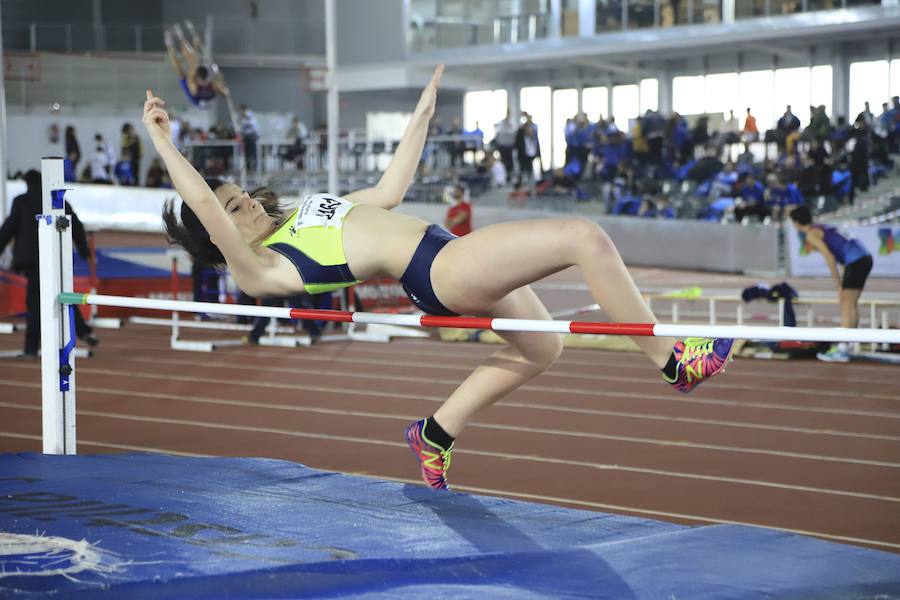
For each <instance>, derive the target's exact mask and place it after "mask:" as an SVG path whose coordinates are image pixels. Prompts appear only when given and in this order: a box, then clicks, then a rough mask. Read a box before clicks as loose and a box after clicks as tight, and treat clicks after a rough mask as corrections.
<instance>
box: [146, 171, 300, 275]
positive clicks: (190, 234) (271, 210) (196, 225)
mask: <svg viewBox="0 0 900 600" xmlns="http://www.w3.org/2000/svg"><path fill="white" fill-rule="evenodd" d="M225 183H226V182H224V181H222V180H221V179H206V184H207V185H208V186H209V189H211V190H212V191H213V192H215V191H216V190H217V189H219V188H220V187H222V186H223V185H225ZM250 197H251V198H253V199H254V200H256V201H257V202H259V203H260V204H261V205H262V207H263V209H264V210H265V211H266V214H267V215H269V216H270V217H273V218H275V219H281V218H282V217H283V216H284V210H283V207H282V206H281V202H279V200H278V196H276V195H275V193H274V192H273V191H272V190H270V189H269V188H266V187H260V188H256V189H255V190H253V191H251V192H250ZM162 218H163V223H164V224H165V228H166V235H167V236H168V238H169V243H170V244H178V245H179V246H181V247H182V248H184V249H185V250H187V252H188V254H190V255H191V258H192V259H194V261H195V262H198V263H201V264H204V265H224V264H225V257H224V256H223V255H222V251H221V250H219V248H218V246H216V245H215V244H213V242H212V240H211V239H210V238H209V232H208V231H206V228H205V227H204V226H203V223H201V222H200V219H199V218H198V217H197V215H196V213H194V211H193V210H191V207H190V206H188V204H187V202H182V203H181V219H180V220H179V218H178V216H176V215H175V199H174V198H170V199H169V200H166V203H165V205H164V206H163V212H162Z"/></svg>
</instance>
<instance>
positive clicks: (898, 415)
mask: <svg viewBox="0 0 900 600" xmlns="http://www.w3.org/2000/svg"><path fill="white" fill-rule="evenodd" d="M135 349H137V348H135ZM218 354H219V355H220V356H224V355H228V356H234V357H235V358H244V359H246V358H247V356H246V355H241V354H238V353H234V352H224V351H222V352H219V353H218ZM265 356H266V357H269V356H271V357H276V356H279V355H278V354H267V355H265ZM281 356H283V354H282V355H281ZM117 358H118V357H117ZM293 358H294V359H296V360H301V361H302V360H305V359H309V360H319V361H321V360H326V361H327V362H335V361H334V359H322V358H321V357H319V358H315V359H313V358H311V357H308V356H295V357H293ZM121 360H133V361H137V362H149V363H156V362H166V359H160V358H143V357H133V356H132V357H128V358H122V359H121ZM176 362H177V363H178V364H185V363H188V362H192V361H191V360H190V359H188V358H187V357H185V358H182V359H180V360H178V361H176ZM193 362H196V363H198V364H205V361H204V360H203V359H199V360H196V361H193ZM391 365H395V366H400V365H401V363H391ZM402 365H403V366H408V365H407V364H406V363H402ZM18 367H19V368H31V369H38V368H39V367H38V366H37V365H18ZM247 368H254V369H256V368H257V367H255V366H254V367H247ZM259 368H263V367H259ZM268 368H272V369H276V368H277V369H278V370H279V371H280V370H285V371H287V372H292V373H296V372H297V370H298V369H297V368H296V367H268ZM460 370H464V371H466V372H468V371H470V369H460ZM345 374H346V375H347V376H348V377H354V378H359V379H376V380H388V381H390V380H402V381H411V382H421V383H439V384H446V385H453V386H456V385H459V383H460V381H459V380H457V379H435V378H433V377H432V378H427V377H413V376H395V375H375V374H366V373H345ZM635 381H644V380H635ZM519 390H523V391H537V392H548V393H553V394H573V395H583V396H592V397H601V398H616V397H621V398H634V399H640V400H652V401H660V402H671V403H675V404H684V403H687V404H702V405H709V406H728V407H739V408H743V407H749V408H763V409H770V410H784V411H791V412H801V413H820V414H834V415H849V416H859V417H874V418H878V419H900V412H885V411H869V410H854V409H842V408H826V407H810V406H803V405H796V404H784V403H775V402H756V401H738V400H722V399H712V398H695V397H692V396H681V395H679V396H674V395H662V394H647V393H641V392H625V391H605V390H603V389H595V390H582V389H578V388H566V387H558V386H541V385H535V384H526V385H523V386H521V387H520V388H519ZM862 396H865V394H863V395H862ZM879 398H880V397H879ZM880 399H884V398H880ZM888 399H890V398H888ZM499 404H500V405H507V406H515V404H513V403H499ZM527 406H529V407H537V406H539V405H532V404H528V405H527ZM574 410H577V408H576V409H574Z"/></svg>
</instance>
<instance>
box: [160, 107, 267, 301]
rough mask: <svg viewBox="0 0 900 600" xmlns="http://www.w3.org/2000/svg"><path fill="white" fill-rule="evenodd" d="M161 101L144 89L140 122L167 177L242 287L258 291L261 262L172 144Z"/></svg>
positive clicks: (263, 275)
mask: <svg viewBox="0 0 900 600" xmlns="http://www.w3.org/2000/svg"><path fill="white" fill-rule="evenodd" d="M164 104H165V103H164V102H163V101H162V99H160V98H157V97H155V96H153V93H152V92H151V91H150V90H147V101H146V102H145V103H144V116H143V122H144V126H145V127H146V128H147V133H148V134H150V139H151V140H152V141H153V146H154V147H155V148H156V151H157V152H158V153H159V155H160V157H161V158H162V160H163V162H164V163H165V164H166V169H167V170H168V172H169V177H171V179H172V183H173V184H174V186H175V189H176V190H177V191H178V194H179V195H180V196H181V199H182V200H183V201H184V202H187V204H188V206H190V207H191V210H193V211H194V213H195V214H196V215H197V218H198V219H200V222H201V223H203V226H204V227H205V228H206V230H207V231H208V232H209V236H210V239H211V240H212V242H213V243H214V244H215V245H216V246H217V247H218V248H219V250H221V251H222V255H223V256H224V257H225V260H226V261H227V262H228V267H229V268H230V269H231V272H232V275H234V278H235V280H236V281H238V282H239V284H240V285H241V289H244V291H246V292H247V293H253V292H251V290H250V289H248V287H249V288H253V290H254V291H259V290H260V289H261V288H260V286H264V283H265V282H264V280H265V278H266V273H265V272H264V271H265V269H264V268H263V264H262V262H261V261H260V260H259V258H257V256H256V255H255V254H254V253H253V251H252V250H251V249H250V247H249V246H248V245H247V242H246V241H244V239H243V238H242V237H241V234H240V232H239V231H238V229H237V227H236V226H235V225H234V223H232V221H231V219H229V218H228V215H227V214H226V213H225V209H224V208H222V205H221V204H220V203H219V200H218V199H217V198H216V195H215V194H214V193H213V191H212V190H211V189H210V188H209V186H208V185H207V184H206V181H204V180H203V177H202V176H201V175H200V173H198V172H197V171H196V169H194V167H193V165H191V163H190V162H188V160H187V159H186V158H185V157H184V156H182V155H181V152H179V151H178V149H177V148H175V146H174V144H172V128H171V126H170V125H169V115H168V114H167V113H166V111H165V109H164V108H163V105H164ZM254 295H256V294H254Z"/></svg>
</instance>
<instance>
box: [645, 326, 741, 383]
mask: <svg viewBox="0 0 900 600" xmlns="http://www.w3.org/2000/svg"><path fill="white" fill-rule="evenodd" d="M673 351H674V352H675V360H676V362H677V364H676V367H675V369H676V370H675V379H672V380H669V378H668V377H666V376H665V374H663V379H665V380H666V381H667V382H669V383H670V384H672V386H674V387H675V389H676V390H678V391H679V392H683V393H685V394H686V393H688V392H690V391H691V390H693V389H694V388H695V387H697V386H698V385H700V384H701V383H703V382H704V381H706V380H707V379H711V378H712V377H715V376H716V375H718V374H719V373H722V372H723V371H725V366H726V365H728V363H729V362H730V361H731V354H732V353H733V352H734V340H732V339H711V338H687V339H685V340H684V341H683V342H678V343H676V344H675V346H674V348H673Z"/></svg>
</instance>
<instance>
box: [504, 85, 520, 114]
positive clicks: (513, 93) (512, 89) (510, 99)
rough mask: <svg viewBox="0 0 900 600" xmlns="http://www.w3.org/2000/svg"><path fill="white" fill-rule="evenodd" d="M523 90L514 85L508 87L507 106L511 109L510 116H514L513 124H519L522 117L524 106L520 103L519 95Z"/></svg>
mask: <svg viewBox="0 0 900 600" xmlns="http://www.w3.org/2000/svg"><path fill="white" fill-rule="evenodd" d="M521 91H522V88H521V87H520V86H518V85H516V84H514V83H510V84H508V85H507V86H506V105H507V107H508V108H509V114H510V115H512V118H513V122H514V123H518V122H519V118H520V117H521V115H522V105H521V103H520V102H519V100H520V98H519V94H520V93H521Z"/></svg>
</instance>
